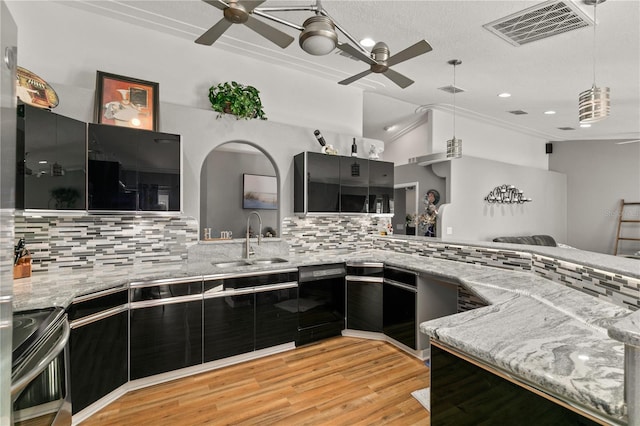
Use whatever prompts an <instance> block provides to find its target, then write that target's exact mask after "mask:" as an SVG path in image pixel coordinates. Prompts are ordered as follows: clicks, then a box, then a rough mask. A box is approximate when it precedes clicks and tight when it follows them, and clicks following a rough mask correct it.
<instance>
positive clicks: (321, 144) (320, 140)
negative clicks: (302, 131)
mask: <svg viewBox="0 0 640 426" xmlns="http://www.w3.org/2000/svg"><path fill="white" fill-rule="evenodd" d="M313 134H314V135H316V139H318V143H319V144H320V146H326V145H327V143H326V142H325V141H324V138H323V137H322V135H321V134H320V130H314V131H313Z"/></svg>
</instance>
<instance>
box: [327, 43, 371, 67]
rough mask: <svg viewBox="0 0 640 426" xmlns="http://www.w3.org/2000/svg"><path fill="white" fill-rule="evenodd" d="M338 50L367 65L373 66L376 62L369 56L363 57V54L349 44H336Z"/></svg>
mask: <svg viewBox="0 0 640 426" xmlns="http://www.w3.org/2000/svg"><path fill="white" fill-rule="evenodd" d="M337 47H338V49H340V50H342V51H343V52H345V53H348V54H349V55H351V56H353V57H354V58H356V59H360V60H361V61H362V62H366V63H367V64H369V65H375V64H376V61H374V60H373V59H371V57H370V56H367V55H365V54H364V53H363V52H361V51H359V50H358V49H356V48H355V47H353V46H352V45H350V44H349V43H338V46H337Z"/></svg>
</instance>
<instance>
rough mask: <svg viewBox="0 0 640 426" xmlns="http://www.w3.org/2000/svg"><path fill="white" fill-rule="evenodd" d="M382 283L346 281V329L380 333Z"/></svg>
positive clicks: (363, 280) (360, 279) (355, 279)
mask: <svg viewBox="0 0 640 426" xmlns="http://www.w3.org/2000/svg"><path fill="white" fill-rule="evenodd" d="M382 300H383V294H382V282H369V281H366V278H353V279H349V278H348V279H347V328H349V329H351V330H362V331H373V332H378V333H382V331H383V328H382Z"/></svg>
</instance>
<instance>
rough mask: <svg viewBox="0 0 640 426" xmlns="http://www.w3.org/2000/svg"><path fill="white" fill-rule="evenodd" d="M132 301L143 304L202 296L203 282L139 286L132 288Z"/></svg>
mask: <svg viewBox="0 0 640 426" xmlns="http://www.w3.org/2000/svg"><path fill="white" fill-rule="evenodd" d="M129 291H130V292H131V301H132V302H142V301H149V300H158V299H170V298H174V297H180V296H191V295H194V294H202V281H199V280H197V281H187V282H178V283H166V284H158V285H149V286H146V285H137V286H136V287H132V288H131V289H130V290H129Z"/></svg>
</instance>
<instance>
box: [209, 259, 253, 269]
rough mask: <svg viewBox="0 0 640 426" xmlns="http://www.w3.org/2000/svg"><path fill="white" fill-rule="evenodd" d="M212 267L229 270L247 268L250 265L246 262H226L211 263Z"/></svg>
mask: <svg viewBox="0 0 640 426" xmlns="http://www.w3.org/2000/svg"><path fill="white" fill-rule="evenodd" d="M211 264H212V265H213V266H217V267H218V268H230V267H232V266H248V265H251V263H250V262H247V261H246V260H226V261H222V262H211Z"/></svg>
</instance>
